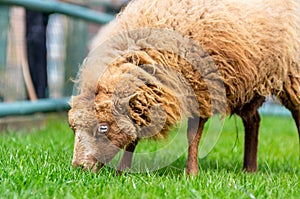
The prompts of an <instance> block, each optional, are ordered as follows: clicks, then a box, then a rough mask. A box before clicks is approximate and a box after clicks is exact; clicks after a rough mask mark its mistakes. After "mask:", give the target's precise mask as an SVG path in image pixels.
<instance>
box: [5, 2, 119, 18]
mask: <svg viewBox="0 0 300 199" xmlns="http://www.w3.org/2000/svg"><path fill="white" fill-rule="evenodd" d="M0 5H8V6H22V7H24V8H28V9H32V10H37V11H41V12H46V13H60V14H64V15H68V16H71V17H76V18H80V19H84V20H87V21H90V22H94V23H99V24H105V23H108V22H110V21H111V20H113V19H114V16H113V15H109V14H105V13H100V12H96V11H93V10H91V9H88V8H85V7H82V6H77V5H73V4H68V3H62V2H57V1H50V0H0Z"/></svg>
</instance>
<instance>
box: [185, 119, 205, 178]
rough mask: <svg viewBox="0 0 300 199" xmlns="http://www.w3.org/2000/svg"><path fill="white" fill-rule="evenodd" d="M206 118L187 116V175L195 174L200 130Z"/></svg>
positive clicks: (196, 172)
mask: <svg viewBox="0 0 300 199" xmlns="http://www.w3.org/2000/svg"><path fill="white" fill-rule="evenodd" d="M206 121H207V119H202V118H189V120H188V130H187V138H188V143H189V148H188V160H187V165H186V172H187V174H188V175H197V174H198V172H199V167H198V146H199V142H200V139H201V135H202V131H203V127H204V124H205V122H206Z"/></svg>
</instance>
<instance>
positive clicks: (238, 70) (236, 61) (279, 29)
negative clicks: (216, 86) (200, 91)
mask: <svg viewBox="0 0 300 199" xmlns="http://www.w3.org/2000/svg"><path fill="white" fill-rule="evenodd" d="M299 25H300V23H299V16H298V5H297V3H296V1H294V0H286V1H279V0H275V1H274V0H250V1H246V2H241V1H239V0H225V1H220V0H210V1H207V0H194V1H190V0H152V1H142V0H133V1H132V2H131V3H130V4H129V5H128V6H127V7H126V8H125V9H124V11H123V12H122V13H121V14H120V15H119V16H118V17H117V19H116V21H115V22H114V23H113V24H111V25H110V26H111V27H110V30H106V34H104V35H102V40H105V39H107V38H108V37H110V36H112V35H115V34H118V33H119V32H122V31H130V30H138V29H142V28H163V29H169V30H174V31H176V32H179V33H180V34H182V35H184V36H187V37H189V38H192V39H194V40H195V41H196V42H197V43H198V44H199V45H200V46H201V47H202V48H203V49H204V50H205V51H206V52H207V53H208V54H209V55H210V56H211V57H212V59H213V60H214V62H215V64H216V66H217V67H218V68H219V72H220V74H221V75H222V77H223V82H224V85H225V87H226V92H227V97H228V103H229V106H230V107H232V108H234V107H238V106H240V105H241V104H244V103H247V102H249V100H251V98H252V97H253V96H254V95H255V94H260V95H264V96H266V95H269V94H272V93H273V94H274V93H275V94H276V93H279V92H280V91H282V89H283V85H284V82H286V81H289V76H290V75H294V74H300V72H299V65H300V64H299V63H300V62H299V50H300V47H299V44H300V41H299V39H300V27H299ZM158 39H159V38H158ZM100 41H101V39H100ZM299 81H300V80H299ZM299 81H298V80H297V81H296V82H298V85H300V84H299ZM291 92H292V91H291ZM296 98H297V97H296ZM298 98H300V97H298ZM298 101H300V99H298Z"/></svg>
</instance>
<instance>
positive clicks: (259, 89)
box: [69, 0, 300, 175]
mask: <svg viewBox="0 0 300 199" xmlns="http://www.w3.org/2000/svg"><path fill="white" fill-rule="evenodd" d="M298 11H299V2H298V1H297V0H284V1H282V0H248V1H239V0H223V1H220V0H195V1H189V0H153V1H142V0H133V1H131V2H130V3H129V4H128V5H127V7H126V8H125V9H124V10H123V11H122V12H121V13H120V14H119V15H118V16H117V17H116V19H115V21H114V22H112V23H111V24H109V25H108V27H106V28H105V31H103V33H102V34H101V35H100V37H99V38H98V39H96V41H97V42H98V43H97V44H96V45H94V46H95V47H94V48H93V50H92V51H91V53H90V54H89V56H88V57H87V58H86V59H85V61H84V63H83V65H82V68H81V71H80V74H79V79H78V82H79V83H78V90H79V93H78V94H77V95H76V96H73V97H72V101H71V110H70V111H69V124H70V127H71V128H72V129H73V130H74V132H75V145H74V154H73V160H72V164H73V165H74V166H79V165H83V166H84V168H86V169H92V170H94V171H98V170H99V169H100V168H101V167H102V166H103V164H105V163H108V162H109V161H111V159H112V158H113V157H114V156H115V155H116V154H117V153H118V152H119V151H120V150H121V149H125V153H124V155H123V157H122V159H121V161H120V163H119V166H118V170H119V171H123V170H125V169H127V168H130V166H131V161H132V153H133V152H134V150H135V147H136V145H137V143H138V142H139V141H140V140H141V139H148V138H152V139H159V138H164V137H167V135H168V131H169V130H170V128H172V127H173V126H176V124H177V122H178V121H181V119H182V118H183V117H188V130H187V137H188V144H189V147H188V159H187V165H186V172H187V173H188V174H190V175H196V174H197V173H198V170H199V169H198V145H199V141H200V138H201V134H202V131H203V127H204V124H205V123H206V121H207V120H208V119H209V118H210V117H212V116H213V115H214V114H220V115H222V116H225V115H232V114H237V115H239V116H241V118H242V121H243V124H244V127H245V146H244V147H245V148H244V165H243V169H244V170H245V171H249V172H254V171H256V170H257V145H258V131H259V124H260V116H259V114H258V108H259V107H260V106H261V105H262V103H263V102H264V99H265V97H266V96H270V95H274V96H275V97H277V98H278V99H279V101H280V102H281V103H282V104H283V105H284V106H285V107H287V108H288V109H289V110H290V111H291V112H292V115H293V118H294V120H295V122H296V125H297V128H298V134H299V136H300V68H299V66H300V60H299V52H300V16H299V14H298Z"/></svg>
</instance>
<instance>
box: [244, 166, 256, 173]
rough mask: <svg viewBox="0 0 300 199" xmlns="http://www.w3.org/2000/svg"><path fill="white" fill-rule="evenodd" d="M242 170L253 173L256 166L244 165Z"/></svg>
mask: <svg viewBox="0 0 300 199" xmlns="http://www.w3.org/2000/svg"><path fill="white" fill-rule="evenodd" d="M243 171H244V172H247V173H255V172H256V171H257V167H244V168H243Z"/></svg>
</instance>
